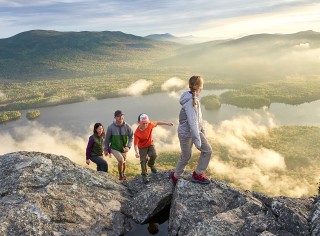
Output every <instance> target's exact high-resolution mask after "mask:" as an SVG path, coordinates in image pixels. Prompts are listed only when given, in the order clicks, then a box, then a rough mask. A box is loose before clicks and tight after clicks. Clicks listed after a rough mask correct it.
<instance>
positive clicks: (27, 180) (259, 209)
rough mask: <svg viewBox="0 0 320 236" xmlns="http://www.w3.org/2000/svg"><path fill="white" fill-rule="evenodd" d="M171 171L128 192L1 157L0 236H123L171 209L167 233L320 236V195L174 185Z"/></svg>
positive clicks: (56, 162) (108, 182) (31, 156)
mask: <svg viewBox="0 0 320 236" xmlns="http://www.w3.org/2000/svg"><path fill="white" fill-rule="evenodd" d="M169 174H170V171H159V172H158V173H156V174H150V183H148V184H144V183H143V182H142V179H141V176H140V175H137V176H136V177H135V178H134V179H133V180H131V181H129V182H127V184H126V186H124V185H123V184H120V183H119V182H118V180H116V179H115V178H113V177H112V176H110V175H109V174H107V173H104V172H96V171H93V170H90V169H88V168H84V167H81V166H78V165H76V164H74V163H72V162H71V161H70V160H69V159H68V158H66V157H63V156H57V155H52V154H44V153H38V152H16V153H10V154H6V155H3V156H0V179H1V181H0V235H9V236H11V235H105V236H112V235H121V234H125V233H126V232H127V231H129V230H130V229H131V227H132V225H131V223H130V222H132V220H133V221H135V222H137V223H140V224H141V223H147V222H149V221H150V220H151V219H152V218H153V217H154V216H155V215H157V214H158V213H161V211H162V210H163V209H167V207H168V206H170V207H171V208H170V218H169V220H168V221H169V223H168V235H170V236H171V235H172V236H173V235H174V236H176V235H183V236H188V235H190V236H191V235H192V236H194V235H202V236H206V235H208V236H212V235H215V236H219V235H224V236H225V235H237V236H238V235H240V236H247V235H248V236H249V235H250V236H255V235H257V236H273V235H281V236H282V235H283V236H293V235H312V236H319V235H320V196H318V197H317V198H316V197H309V198H305V199H303V198H288V197H283V196H280V197H268V196H266V195H264V194H261V193H256V192H250V191H241V190H238V189H235V188H233V187H231V186H230V185H228V184H226V183H224V182H221V181H218V180H215V179H212V180H211V183H210V184H209V185H200V184H197V183H192V182H191V181H190V174H191V173H190V172H186V173H185V175H184V179H181V180H179V181H178V184H177V186H173V184H172V181H171V179H170V178H169Z"/></svg>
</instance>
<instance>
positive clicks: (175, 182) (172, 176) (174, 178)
mask: <svg viewBox="0 0 320 236" xmlns="http://www.w3.org/2000/svg"><path fill="white" fill-rule="evenodd" d="M170 177H171V179H172V183H173V185H176V184H177V182H178V178H176V177H175V176H174V171H171V174H170Z"/></svg>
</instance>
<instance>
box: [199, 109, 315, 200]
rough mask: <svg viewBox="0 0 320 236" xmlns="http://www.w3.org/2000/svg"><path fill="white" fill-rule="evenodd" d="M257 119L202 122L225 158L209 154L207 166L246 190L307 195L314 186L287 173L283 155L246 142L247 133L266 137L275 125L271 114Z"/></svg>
mask: <svg viewBox="0 0 320 236" xmlns="http://www.w3.org/2000/svg"><path fill="white" fill-rule="evenodd" d="M260 123H261V118H260V116H259V115H256V116H254V117H247V116H239V117H236V118H234V119H232V120H226V121H223V122H221V124H220V125H219V126H212V125H210V124H208V123H206V126H205V127H206V131H207V137H208V139H209V140H214V143H217V144H219V145H221V146H222V147H224V148H225V149H226V151H227V154H226V155H227V158H228V159H229V161H225V160H223V159H222V157H219V156H212V158H211V160H210V163H209V168H208V170H209V171H210V172H211V173H214V174H215V176H217V177H218V178H220V179H226V180H227V181H228V182H230V183H232V185H236V186H237V187H241V188H243V189H247V190H253V189H255V190H256V191H257V189H258V191H260V192H264V193H266V194H270V195H286V196H291V197H302V196H307V195H310V193H311V192H313V191H314V188H315V186H314V185H312V184H310V182H308V181H307V180H303V181H301V178H300V177H295V176H292V175H290V173H287V168H286V163H285V159H284V157H283V156H282V155H281V154H280V153H277V152H276V151H274V150H271V149H267V148H264V147H253V146H251V145H250V144H249V142H248V141H247V139H248V137H252V138H253V137H256V136H259V137H261V136H265V137H266V138H268V135H269V134H268V129H269V128H275V127H276V126H275V122H274V121H273V119H272V118H271V117H270V119H269V124H267V125H261V124H260ZM239 163H242V164H241V165H239Z"/></svg>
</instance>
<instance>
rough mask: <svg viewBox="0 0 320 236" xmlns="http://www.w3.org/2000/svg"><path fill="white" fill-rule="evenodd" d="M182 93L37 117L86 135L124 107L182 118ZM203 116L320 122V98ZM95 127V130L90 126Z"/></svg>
mask: <svg viewBox="0 0 320 236" xmlns="http://www.w3.org/2000/svg"><path fill="white" fill-rule="evenodd" d="M224 91H225V90H210V91H208V90H205V91H202V93H201V94H200V98H201V97H202V96H206V95H209V94H216V95H219V94H221V93H222V92H224ZM180 94H181V92H180V93H179V94H175V96H173V95H172V94H171V95H169V94H167V93H156V94H151V95H145V96H128V97H120V98H110V99H103V100H92V101H86V102H81V103H74V104H66V105H59V106H55V107H46V108H40V109H39V110H40V111H41V116H40V117H39V119H37V120H36V122H38V124H40V125H42V126H44V127H52V126H58V127H61V128H62V129H64V130H67V131H70V132H72V133H73V134H75V135H79V136H81V135H85V134H87V133H88V130H89V126H90V125H92V124H93V123H95V122H101V123H102V124H104V125H105V126H107V125H109V124H110V123H111V122H112V121H113V116H114V111H115V110H117V109H120V110H122V111H123V113H124V114H125V120H126V122H128V123H129V124H131V125H132V124H134V123H136V121H137V117H138V115H139V114H140V113H147V114H148V115H149V117H150V119H151V120H157V121H172V122H174V123H177V122H178V115H179V111H180V104H179V96H180ZM202 113H203V118H204V119H205V120H207V121H208V122H209V123H210V124H212V125H217V124H219V123H220V122H221V121H224V120H230V119H233V118H235V117H237V116H257V115H259V116H261V117H260V118H261V122H262V123H263V122H265V123H267V122H268V121H269V120H270V118H272V119H273V120H274V122H275V123H276V124H277V125H306V126H319V125H320V100H318V101H314V102H311V103H304V104H301V105H295V106H294V105H286V104H279V103H274V104H271V106H270V108H265V109H246V108H238V107H236V106H232V105H222V106H221V108H220V109H219V110H216V111H208V110H205V109H204V107H202ZM25 114H26V111H22V117H21V118H20V119H19V120H16V121H11V122H8V123H6V124H2V125H0V131H7V132H10V130H12V129H13V128H14V127H17V126H26V125H28V124H30V123H32V121H28V120H27V119H26V118H25ZM90 131H91V130H90Z"/></svg>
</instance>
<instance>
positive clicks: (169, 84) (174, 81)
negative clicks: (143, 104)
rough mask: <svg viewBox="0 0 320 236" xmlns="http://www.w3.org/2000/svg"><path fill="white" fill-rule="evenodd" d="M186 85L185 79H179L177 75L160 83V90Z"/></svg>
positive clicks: (179, 87) (169, 89)
mask: <svg viewBox="0 0 320 236" xmlns="http://www.w3.org/2000/svg"><path fill="white" fill-rule="evenodd" d="M186 86H187V83H186V81H184V80H182V79H179V78H178V77H172V78H170V79H168V80H167V81H165V82H164V83H163V84H162V85H161V90H162V91H172V90H177V89H182V88H185V87H186Z"/></svg>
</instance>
